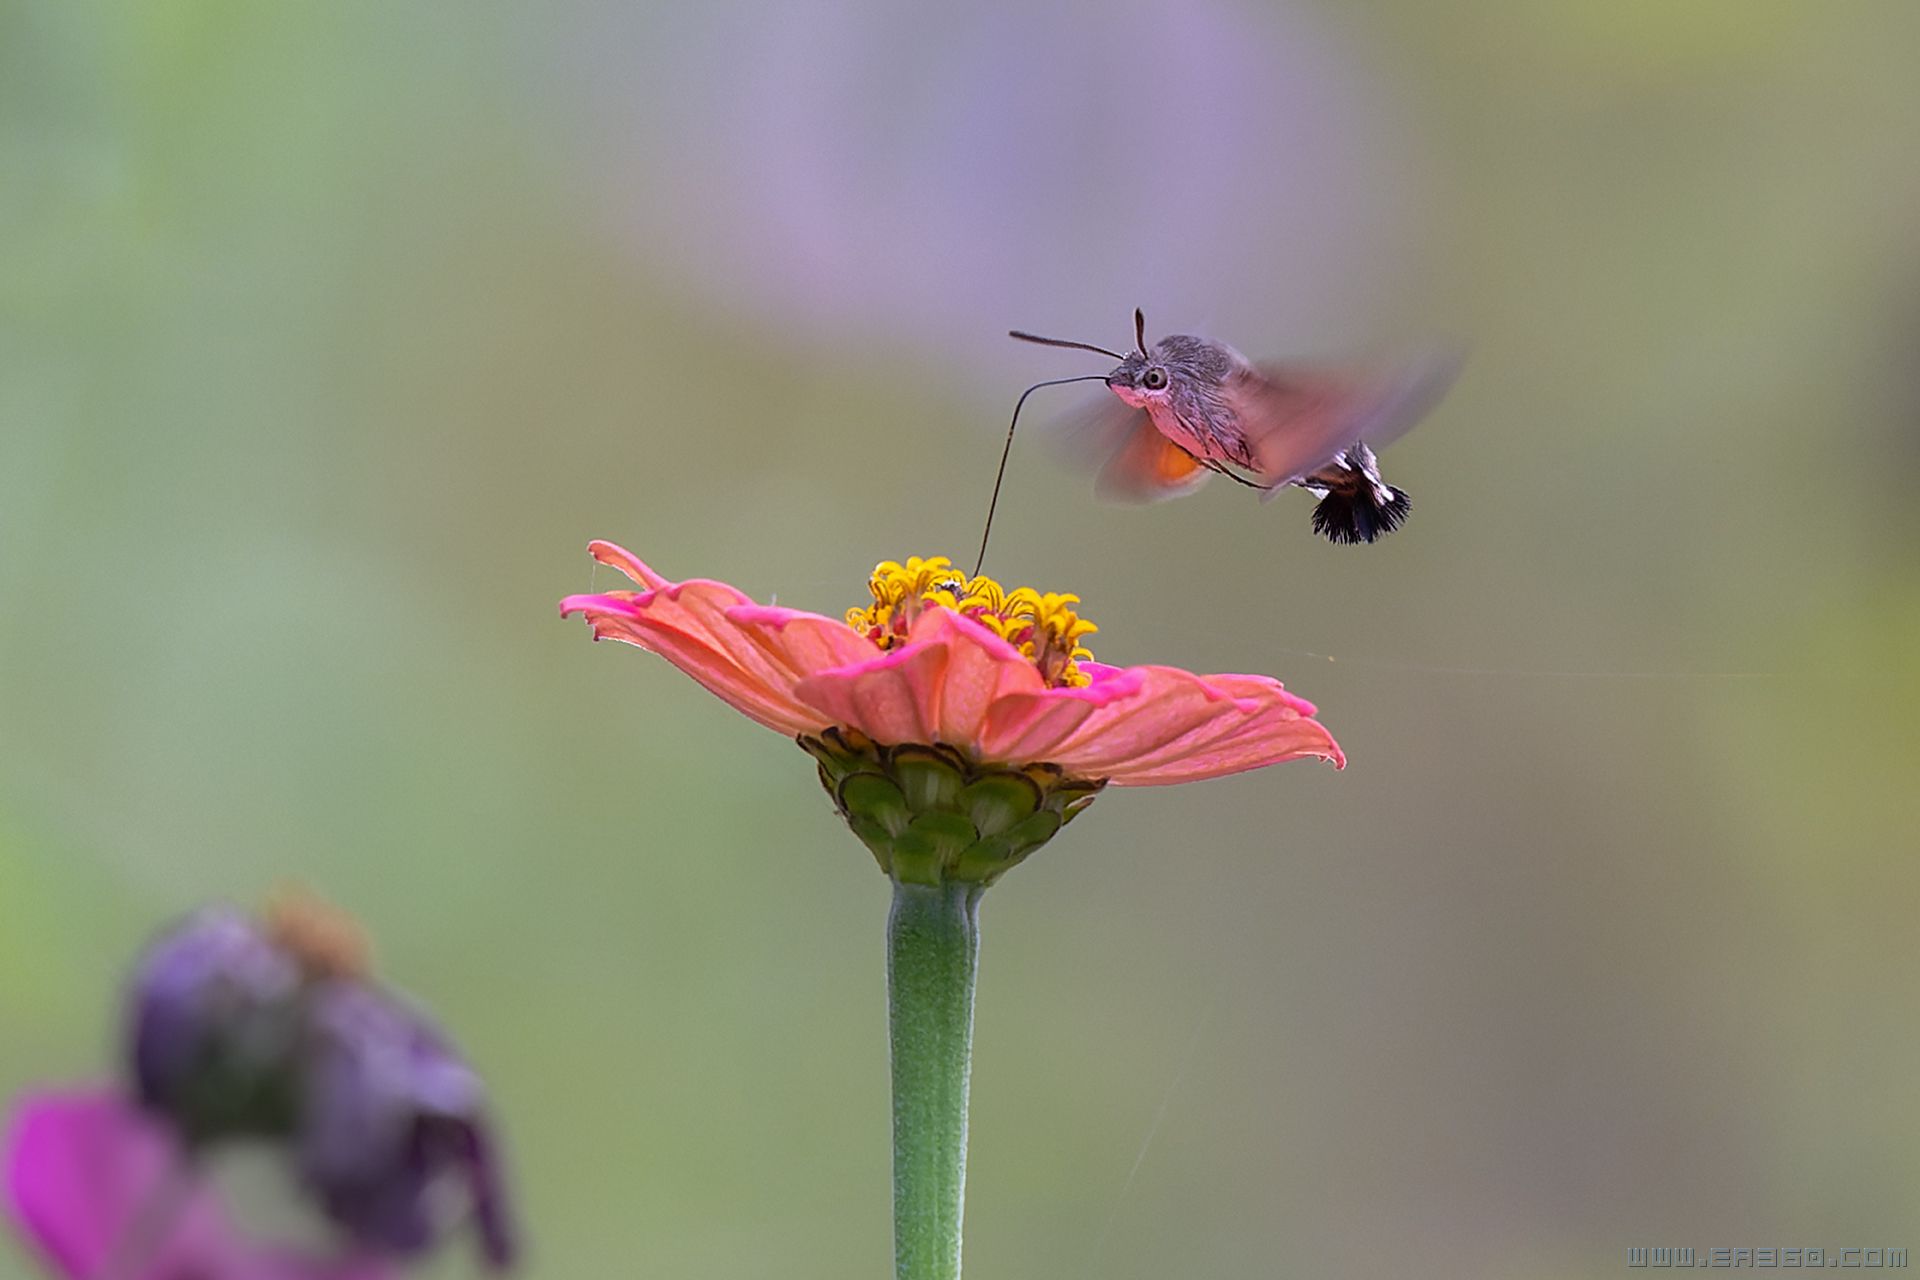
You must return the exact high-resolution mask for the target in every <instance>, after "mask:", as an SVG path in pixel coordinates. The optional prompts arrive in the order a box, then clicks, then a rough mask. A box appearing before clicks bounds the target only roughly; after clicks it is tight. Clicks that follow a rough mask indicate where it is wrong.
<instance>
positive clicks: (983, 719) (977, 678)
mask: <svg viewBox="0 0 1920 1280" xmlns="http://www.w3.org/2000/svg"><path fill="white" fill-rule="evenodd" d="M1043 688H1044V685H1043V684H1042V683H1041V680H1040V673H1039V672H1038V671H1036V670H1035V669H1034V666H1033V664H1032V663H1031V662H1028V661H1027V660H1026V659H1025V658H1023V657H1021V656H1020V653H1019V651H1018V650H1016V649H1015V648H1014V647H1013V646H1012V645H1010V644H1008V643H1007V642H1006V641H1005V640H1002V639H1001V638H1000V637H999V636H996V635H995V634H993V632H992V631H989V630H988V629H987V628H986V627H984V626H982V625H980V624H979V623H977V622H975V621H973V620H972V619H971V618H963V617H961V616H960V615H959V614H957V613H953V612H951V611H950V610H946V609H929V610H927V611H926V612H925V613H923V614H921V615H920V617H919V618H918V619H917V620H916V621H915V622H914V626H913V631H912V633H911V634H910V635H909V637H908V640H907V643H906V644H905V645H904V646H902V647H901V648H899V649H895V650H893V651H892V652H890V653H886V654H882V655H881V656H879V657H877V658H870V659H867V660H866V661H863V662H856V663H853V664H850V665H848V666H845V667H841V668H839V669H838V670H833V671H823V672H819V673H817V674H814V675H812V676H809V677H808V678H807V679H805V680H802V681H801V682H800V683H799V684H797V685H796V686H795V688H794V692H795V693H796V694H797V695H798V696H799V698H800V699H801V700H802V701H804V702H806V703H807V704H808V705H809V706H811V707H813V708H814V710H815V711H817V712H818V713H819V714H821V715H823V716H825V717H826V718H827V719H829V720H830V721H832V722H833V723H834V724H838V725H845V726H848V727H850V728H854V729H858V730H860V731H861V732H862V733H864V734H866V735H867V736H868V737H870V738H872V739H873V740H874V741H875V742H881V743H887V744H890V745H897V744H899V743H904V742H944V743H948V744H950V745H952V746H955V747H958V748H960V749H961V750H963V751H967V752H970V753H974V754H979V753H980V749H981V744H982V741H983V738H984V736H985V732H986V724H987V719H988V717H989V715H990V713H991V711H992V709H993V707H994V706H995V705H997V704H998V703H999V702H1000V701H1001V700H1003V699H1005V698H1007V697H1010V696H1013V695H1015V694H1020V693H1038V692H1040V691H1042V690H1043Z"/></svg>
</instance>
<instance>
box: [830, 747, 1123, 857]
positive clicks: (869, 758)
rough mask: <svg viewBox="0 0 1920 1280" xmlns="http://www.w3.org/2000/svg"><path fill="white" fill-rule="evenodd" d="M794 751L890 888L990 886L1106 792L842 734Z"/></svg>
mask: <svg viewBox="0 0 1920 1280" xmlns="http://www.w3.org/2000/svg"><path fill="white" fill-rule="evenodd" d="M800 745H801V747H802V748H803V749H805V751H806V752H807V754H808V755H811V756H812V757H813V758H814V759H815V760H816V761H818V762H819V765H820V785H821V786H823V787H825V788H826V789H827V794H828V795H830V796H832V797H833V803H834V806H835V807H836V808H838V809H839V810H840V816H841V817H843V818H845V819H846V820H847V825H848V826H849V827H852V828H853V834H855V835H856V836H859V837H860V841H861V843H862V844H865V845H866V846H867V848H868V849H870V850H872V851H873V856H874V857H875V858H876V859H878V861H879V863H880V869H881V870H882V871H884V872H886V873H887V874H888V875H889V876H891V877H892V878H893V879H894V881H895V882H896V883H899V884H924V885H938V884H949V883H961V884H974V885H990V884H992V883H993V882H994V881H995V880H997V879H999V878H1000V877H1001V876H1002V875H1003V874H1005V873H1006V871H1007V869H1008V868H1009V867H1012V866H1015V865H1017V864H1018V863H1019V862H1020V861H1021V860H1023V859H1024V858H1025V857H1026V856H1027V855H1028V854H1030V853H1032V852H1033V851H1034V850H1035V849H1038V848H1039V847H1040V846H1041V845H1043V844H1045V843H1046V842H1047V841H1049V840H1051V839H1053V837H1054V835H1055V834H1056V833H1057V832H1058V831H1059V830H1060V828H1061V827H1064V826H1066V825H1067V823H1069V822H1071V821H1073V819H1074V816H1075V815H1077V814H1078V813H1079V812H1080V811H1081V810H1082V809H1084V808H1086V807H1087V806H1088V805H1089V804H1092V803H1093V798H1094V796H1096V795H1098V794H1099V792H1100V789H1101V788H1102V787H1104V786H1106V782H1105V781H1104V780H1099V781H1096V780H1091V779H1087V778H1074V777H1069V776H1068V775H1067V774H1066V772H1065V771H1064V770H1062V769H1061V768H1060V766H1059V765H1054V764H1029V765H1022V766H1017V767H1016V766H1014V765H983V764H978V763H976V762H974V761H972V760H969V759H968V758H967V757H966V756H965V755H964V754H962V753H961V752H959V751H957V750H955V749H954V748H952V747H949V746H944V745H939V744H935V745H920V744H914V743H910V744H907V745H903V746H895V747H883V746H879V745H877V744H876V743H874V742H872V741H870V740H868V739H867V738H866V737H864V736H863V735H861V734H858V733H855V732H853V731H851V730H845V729H828V730H827V731H826V732H825V733H822V734H821V735H820V736H818V737H803V738H801V739H800Z"/></svg>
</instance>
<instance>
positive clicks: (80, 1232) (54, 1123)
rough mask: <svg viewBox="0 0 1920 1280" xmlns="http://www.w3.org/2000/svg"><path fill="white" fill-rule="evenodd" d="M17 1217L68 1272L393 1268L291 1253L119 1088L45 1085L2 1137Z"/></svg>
mask: <svg viewBox="0 0 1920 1280" xmlns="http://www.w3.org/2000/svg"><path fill="white" fill-rule="evenodd" d="M5 1167H6V1197H7V1201H8V1207H9V1208H10V1209H11V1211H12V1215H13V1217H14V1219H15V1220H16V1221H17V1222H18V1223H19V1224H20V1226H21V1227H22V1228H23V1229H24V1231H25V1232H26V1234H27V1235H28V1237H29V1238H30V1239H31V1240H32V1242H33V1243H34V1245H36V1246H37V1247H38V1248H39V1250H40V1252H41V1253H42V1254H43V1255H44V1256H45V1257H46V1259H47V1261H48V1262H50V1263H51V1264H52V1265H53V1267H54V1268H55V1270H56V1272H57V1273H58V1274H59V1275H62V1276H66V1277H69V1280H100V1278H101V1277H108V1276H111V1277H112V1280H388V1278H389V1277H391V1276H392V1275H394V1271H393V1269H392V1267H391V1266H389V1265H388V1264H387V1263H385V1262H383V1261H381V1260H379V1259H378V1258H375V1257H371V1256H369V1255H367V1254H365V1253H358V1252H349V1253H341V1254H337V1255H334V1256H322V1255H313V1254H303V1253H295V1252H292V1251H290V1250H286V1249H275V1248H270V1247H267V1246H265V1245H263V1244H261V1243H258V1242H256V1241H253V1240H249V1239H247V1238H246V1237H245V1236H244V1235H242V1234H241V1233H240V1232H239V1231H238V1230H237V1229H236V1228H235V1226H234V1225H233V1223H232V1222H231V1221H230V1220H229V1219H228V1218H227V1216H226V1214H225V1213H224V1212H223V1210H222V1207H221V1204H220V1201H219V1197H218V1196H217V1195H216V1194H215V1191H214V1189H213V1188H212V1187H211V1186H210V1185H208V1184H207V1183H206V1182H205V1181H204V1180H203V1179H202V1177H201V1175H200V1173H199V1171H197V1170H196V1169H194V1168H192V1167H191V1166H190V1165H189V1163H188V1161H187V1157H186V1153H185V1151H184V1150H183V1149H182V1147H181V1144H180V1142H179V1140H178V1139H177V1138H176V1137H175V1135H174V1132H173V1130H172V1128H171V1127H170V1126H169V1125H167V1124H166V1123H165V1122H163V1121H162V1120H160V1119H159V1118H157V1117H156V1116H154V1115H152V1114H151V1113H149V1112H147V1111H146V1110H144V1109H143V1108H141V1107H140V1106H138V1105H137V1104H135V1103H133V1102H132V1101H130V1100H128V1099H126V1098H125V1097H123V1096H122V1095H121V1094H119V1093H118V1092H116V1091H114V1090H112V1089H98V1090H90V1091H74V1092H64V1093H40V1094H33V1095H29V1096H27V1097H25V1098H23V1099H22V1100H21V1101H20V1102H19V1104H18V1105H17V1106H16V1108H15V1111H14V1115H13V1122H12V1125H11V1127H10V1130H9V1132H8V1134H7V1138H6V1149H5Z"/></svg>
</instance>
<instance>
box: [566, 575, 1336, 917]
mask: <svg viewBox="0 0 1920 1280" xmlns="http://www.w3.org/2000/svg"><path fill="white" fill-rule="evenodd" d="M589 550H590V552H591V553H592V555H593V556H594V558H595V559H597V560H599V561H600V562H602V563H603V564H609V565H612V566H614V567H615V568H617V569H619V570H621V571H622V572H623V573H625V574H626V575H627V576H628V577H630V578H632V579H633V580H634V581H635V582H636V583H638V584H639V585H640V586H641V587H642V588H643V590H640V591H608V592H603V593H600V594H597V595H576V596H569V597H567V598H566V599H565V600H563V601H561V602H560V610H561V613H562V614H563V615H564V614H571V613H576V612H578V613H581V614H583V615H584V616H585V617H586V620H587V622H588V624H589V625H590V626H591V627H592V628H593V634H594V638H595V639H614V640H621V641H625V642H626V643H628V644H633V645H637V646H639V647H640V648H643V649H648V650H651V651H653V652H655V653H658V654H660V655H661V656H663V657H665V658H666V659H667V660H668V661H670V662H672V663H673V664H674V665H675V666H677V667H679V668H680V669H681V670H682V671H685V672H686V673H687V674H688V675H690V676H692V677H693V678H694V679H695V680H698V681H699V682H700V683H701V684H702V685H705V686H706V687H707V688H708V689H709V690H711V691H712V692H713V693H715V694H717V695H718V696H719V697H720V698H721V699H723V700H724V701H726V702H727V703H728V704H729V705H731V706H733V707H734V708H735V709H736V710H738V711H740V712H742V713H743V714H745V715H747V716H750V717H751V718H753V719H754V720H756V721H758V722H759V723H761V724H763V725H766V726H767V727H768V728H771V729H775V730H777V731H779V732H781V733H785V734H789V735H791V736H793V737H795V738H797V739H798V740H799V741H800V744H801V746H803V747H805V748H806V749H807V751H808V752H810V753H811V754H812V755H813V756H814V758H815V759H816V760H817V761H818V762H819V764H820V771H821V781H822V782H823V784H825V786H826V787H827V789H828V791H829V792H830V793H831V794H832V795H833V797H834V801H835V804H836V805H837V806H838V807H839V809H840V811H841V813H842V814H843V815H844V816H845V817H846V818H847V820H848V822H849V823H850V824H851V825H852V827H853V829H854V831H855V833H856V834H857V835H859V836H860V838H861V839H862V840H863V841H864V842H865V843H866V844H867V846H868V847H869V848H870V849H872V850H873V852H874V855H875V857H876V858H878V859H879V861H880V864H881V866H882V867H883V868H884V869H886V870H887V871H888V872H889V873H890V874H892V875H893V876H894V877H895V878H896V879H908V880H926V881H938V880H951V879H964V880H969V881H976V882H980V883H986V882H990V881H991V880H992V879H994V878H995V877H996V876H998V875H999V874H1001V873H1002V872H1004V871H1005V870H1006V868H1008V867H1010V866H1012V865H1013V864H1014V863H1015V862H1018V861H1019V860H1020V859H1021V858H1023V857H1025V856H1026V855H1027V854H1028V853H1030V852H1032V850H1034V849H1036V848H1038V847H1039V845H1040V844H1043V843H1045V842H1046V840H1047V839H1049V838H1051V837H1052V835H1053V834H1054V833H1055V832H1056V831H1058V830H1059V828H1060V827H1061V826H1062V825H1063V824H1065V823H1066V822H1067V821H1069V820H1070V819H1071V818H1072V817H1073V816H1074V815H1075V814H1076V813H1078V812H1079V811H1080V810H1081V809H1082V808H1084V807H1085V806H1086V805H1087V804H1088V803H1089V802H1090V801H1091V800H1092V798H1093V796H1094V794H1095V793H1097V792H1098V791H1099V790H1100V789H1101V788H1102V787H1104V786H1106V785H1107V784H1108V783H1111V784H1113V785H1114V786H1155V785H1162V784H1167V783H1174V782H1190V781H1195V780H1198V779H1202V778H1213V777H1219V776H1221V775H1224V774H1230V773H1238V772H1241V771H1243V770H1246V769H1255V768H1259V767H1261V766H1263V765H1269V764H1276V763H1278V762H1280V761H1283V760H1294V759H1299V758H1301V757H1306V756H1315V757H1319V758H1321V759H1325V760H1331V761H1333V762H1334V763H1335V764H1340V763H1343V757H1342V755H1341V752H1340V748H1339V746H1338V745H1337V744H1336V743H1335V742H1334V740H1333V737H1332V735H1330V734H1329V733H1328V732H1327V731H1326V729H1325V728H1324V727H1322V725H1321V724H1320V722H1319V721H1317V720H1315V719H1314V718H1313V713H1314V708H1313V705H1312V704H1311V703H1309V702H1307V701H1305V700H1304V699H1301V698H1297V697H1295V696H1294V695H1293V694H1290V693H1288V692H1286V690H1285V689H1283V688H1282V687H1281V685H1280V682H1279V681H1277V680H1273V679H1271V678H1269V677H1266V676H1251V675H1212V676H1199V675H1195V674H1193V673H1192V672H1189V671H1183V670H1181V669H1179V668H1177V667H1163V666H1137V667H1110V666H1107V665H1105V664H1103V663H1099V662H1095V661H1093V657H1092V654H1091V653H1090V652H1089V651H1088V650H1087V648H1086V647H1085V645H1084V644H1082V641H1083V640H1084V639H1085V638H1086V637H1087V636H1088V635H1090V634H1092V632H1093V631H1094V630H1095V628H1094V626H1093V624H1091V623H1090V622H1088V621H1086V620H1085V619H1083V618H1081V617H1080V616H1079V614H1078V612H1077V608H1076V606H1077V605H1078V603H1079V599H1078V597H1076V596H1072V595H1066V594H1047V593H1041V592H1037V591H1033V590H1031V589H1028V588H1019V589H1016V590H1013V591H1008V590H1006V589H1005V588H1003V587H1002V586H1001V585H1000V584H999V583H997V582H995V581H993V580H992V579H991V578H986V577H970V576H968V575H966V574H963V573H960V572H959V571H957V570H955V569H954V568H953V566H952V564H951V562H950V561H948V560H947V559H945V558H944V557H934V558H931V559H919V558H913V559H909V560H907V561H906V562H905V563H904V564H901V563H898V562H895V561H885V562H882V563H881V564H880V565H879V566H878V567H877V568H876V569H875V570H874V573H873V576H872V578H871V579H870V581H869V582H868V590H869V594H870V595H871V596H872V603H871V604H869V605H864V606H860V607H857V608H854V609H852V610H849V611H848V613H847V615H846V617H845V618H844V620H843V619H838V618H827V617H823V616H821V615H819V614H814V613H806V612H803V611H801V610H798V609H784V608H776V607H772V606H767V605H759V604H755V603H754V602H753V601H752V600H749V599H748V598H747V597H746V596H745V595H744V594H742V593H741V592H739V591H737V590H735V589H734V588H733V587H730V586H728V585H727V584H725V583H723V582H713V581H709V580H704V579H694V580H690V581H687V582H671V581H669V580H668V579H666V578H663V577H661V576H660V575H659V574H657V573H655V572H654V571H653V570H652V569H650V568H649V567H648V566H647V565H646V564H644V563H643V562H642V561H640V560H639V558H637V557H636V556H634V555H632V554H631V553H630V552H628V551H625V550H623V549H622V548H620V547H617V546H614V545H613V544H612V543H608V542H595V543H593V544H592V546H591V547H590V548H589Z"/></svg>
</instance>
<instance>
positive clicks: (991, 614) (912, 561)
mask: <svg viewBox="0 0 1920 1280" xmlns="http://www.w3.org/2000/svg"><path fill="white" fill-rule="evenodd" d="M867 589H868V590H869V591H871V592H872V593H873V603H872V604H870V605H867V606H865V607H863V608H854V609H849V610H847V625H848V626H850V627H852V628H853V629H854V630H855V631H858V632H859V633H860V634H861V635H864V636H866V637H867V639H869V640H871V641H873V643H874V644H876V645H878V646H879V647H880V648H882V649H892V648H894V647H895V646H897V645H900V644H904V643H905V642H906V638H907V634H908V633H909V632H910V631H911V630H912V628H913V620H914V619H915V618H917V617H919V616H920V613H921V611H922V610H924V609H926V608H928V607H935V608H941V609H951V610H953V611H954V612H955V613H959V614H963V615H965V616H966V617H969V618H972V619H973V620H974V621H976V622H979V623H980V624H981V625H983V626H985V627H988V628H990V629H991V630H992V631H993V632H994V634H995V635H998V636H999V637H1000V638H1001V639H1003V640H1005V641H1006V642H1007V643H1008V644H1011V645H1012V646H1013V647H1014V648H1016V649H1018V650H1019V651H1020V652H1021V654H1022V655H1024V656H1025V657H1026V658H1027V660H1028V661H1030V662H1032V663H1033V665H1034V666H1035V667H1037V668H1039V671H1040V674H1041V676H1042V678H1044V679H1045V680H1046V682H1047V683H1048V684H1049V685H1056V686H1057V685H1066V686H1078V685H1084V684H1087V683H1088V677H1087V674H1086V673H1085V672H1084V671H1082V670H1081V669H1080V666H1079V661H1080V659H1082V658H1085V659H1088V660H1091V659H1092V658H1093V653H1092V651H1091V650H1089V649H1087V648H1086V647H1085V646H1084V645H1082V644H1081V643H1080V641H1081V638H1082V637H1084V636H1089V635H1092V634H1093V633H1094V632H1095V631H1097V630H1099V628H1098V627H1096V626H1094V625H1093V623H1091V622H1089V621H1087V620H1086V619H1085V618H1082V617H1081V616H1080V615H1079V614H1077V613H1075V612H1074V609H1073V606H1074V605H1077V604H1079V603H1080V597H1079V596H1076V595H1070V594H1065V593H1059V592H1052V591H1049V592H1046V593H1045V594H1042V593H1041V592H1038V591H1035V590H1034V589H1033V588H1032V587H1017V588H1015V589H1014V590H1012V591H1008V590H1007V589H1006V588H1004V587H1002V586H1001V585H1000V584H999V583H998V582H995V581H994V580H993V579H992V578H989V577H987V576H985V575H984V574H982V575H980V576H977V577H972V578H969V577H968V576H967V575H966V574H964V573H961V572H960V571H959V570H958V569H955V568H954V567H953V562H952V561H951V560H949V559H947V557H945V556H931V557H929V558H927V559H924V560H923V559H921V558H920V557H919V556H910V557H908V559H907V562H906V563H905V564H899V563H897V562H895V561H892V560H883V561H881V562H880V564H878V565H877V566H875V568H874V571H873V576H872V577H871V578H869V579H868V580H867Z"/></svg>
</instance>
